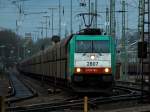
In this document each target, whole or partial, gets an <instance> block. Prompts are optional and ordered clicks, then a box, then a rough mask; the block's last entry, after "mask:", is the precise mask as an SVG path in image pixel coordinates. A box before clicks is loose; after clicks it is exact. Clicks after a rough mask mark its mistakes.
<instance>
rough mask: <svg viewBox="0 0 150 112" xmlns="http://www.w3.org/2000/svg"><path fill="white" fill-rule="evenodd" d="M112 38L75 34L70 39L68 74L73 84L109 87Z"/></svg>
mask: <svg viewBox="0 0 150 112" xmlns="http://www.w3.org/2000/svg"><path fill="white" fill-rule="evenodd" d="M113 51H114V50H113V44H112V38H111V37H109V36H101V35H75V36H74V38H73V39H72V40H71V41H70V74H71V75H70V76H71V81H72V84H73V85H74V86H78V87H84V89H85V88H91V87H92V89H95V88H109V87H111V86H112V82H113V71H114V70H113V67H112V66H113V61H114V60H112V58H113V55H114V53H113Z"/></svg>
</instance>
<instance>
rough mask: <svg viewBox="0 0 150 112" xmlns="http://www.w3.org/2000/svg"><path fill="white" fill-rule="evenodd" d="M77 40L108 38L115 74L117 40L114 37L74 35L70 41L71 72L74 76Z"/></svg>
mask: <svg viewBox="0 0 150 112" xmlns="http://www.w3.org/2000/svg"><path fill="white" fill-rule="evenodd" d="M77 40H108V41H109V49H110V53H111V58H112V59H111V65H112V73H113V75H114V74H115V63H116V61H115V59H116V58H115V42H114V38H112V37H111V36H107V35H73V37H72V39H71V40H70V42H69V46H68V47H69V49H68V50H69V51H68V52H69V73H70V75H71V76H73V73H74V53H75V48H76V44H75V42H76V41H77Z"/></svg>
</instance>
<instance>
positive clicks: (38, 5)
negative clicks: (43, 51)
mask: <svg viewBox="0 0 150 112" xmlns="http://www.w3.org/2000/svg"><path fill="white" fill-rule="evenodd" d="M13 1H17V0H0V27H2V28H7V29H11V30H13V31H16V20H18V24H19V25H20V27H19V34H20V35H23V36H24V35H25V33H26V32H28V33H29V32H31V33H32V34H34V35H38V33H37V32H36V31H38V32H39V36H40V34H41V29H38V27H41V26H42V24H41V21H43V22H44V21H46V19H45V18H44V17H43V16H45V15H48V16H50V26H51V11H50V10H49V9H48V8H51V7H56V8H58V1H59V0H26V1H24V2H20V3H19V4H21V6H22V11H23V12H24V13H25V14H28V15H23V14H22V15H21V16H19V13H18V12H19V9H18V7H17V6H18V5H16V3H15V2H13ZM18 1H19V0H18ZM72 1H73V31H74V32H76V31H78V29H79V24H81V18H79V17H77V14H78V13H79V12H81V11H84V12H85V11H87V8H81V7H80V6H79V3H80V1H85V2H86V1H88V0H72ZM91 1H95V0H91ZM109 1H110V0H98V12H101V11H106V7H107V6H109ZM120 1H121V0H116V10H121V2H120ZM126 1H127V3H128V4H129V6H128V7H129V10H128V27H129V28H132V29H136V28H137V21H138V12H137V11H138V9H137V5H138V2H137V0H126ZM61 6H62V7H64V14H63V10H61V18H62V24H61V28H62V33H61V34H62V36H64V34H65V31H66V32H70V0H61ZM62 9H63V8H62ZM45 11H47V12H48V13H47V14H29V13H32V12H45ZM105 15H106V14H102V13H101V14H100V17H98V24H99V25H98V27H102V28H105V22H106V21H105V20H106V18H105ZM19 20H20V21H19ZM116 22H117V23H116V26H117V28H116V29H117V32H121V30H120V27H121V13H116ZM50 29H51V28H50ZM50 29H49V30H48V35H50V36H51V30H50ZM54 29H55V31H54V34H58V9H56V10H54ZM118 34H119V33H118ZM44 35H45V32H44Z"/></svg>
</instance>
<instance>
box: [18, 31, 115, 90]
mask: <svg viewBox="0 0 150 112" xmlns="http://www.w3.org/2000/svg"><path fill="white" fill-rule="evenodd" d="M54 40H55V39H54ZM19 68H20V71H22V72H24V73H28V74H30V75H31V74H32V76H36V77H39V78H40V77H43V79H44V80H49V81H55V83H56V84H61V85H66V86H69V87H71V88H72V89H74V90H75V91H78V92H105V91H110V90H112V87H113V81H114V73H115V44H114V38H112V37H111V36H108V35H102V33H101V31H100V29H85V30H83V31H81V32H79V33H77V34H73V35H71V36H69V37H67V38H65V39H63V40H61V41H60V42H57V43H55V45H53V46H51V47H49V48H47V49H45V50H43V51H41V52H40V53H38V54H36V55H34V56H32V57H30V58H28V59H26V60H24V61H22V62H21V63H20V67H19Z"/></svg>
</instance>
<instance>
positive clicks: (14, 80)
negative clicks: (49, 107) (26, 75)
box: [6, 71, 35, 104]
mask: <svg viewBox="0 0 150 112" xmlns="http://www.w3.org/2000/svg"><path fill="white" fill-rule="evenodd" d="M9 77H10V80H11V87H12V89H13V95H12V96H11V97H8V98H7V100H6V102H7V103H9V104H11V103H14V102H17V101H21V100H25V99H29V98H32V97H34V95H35V92H34V91H33V90H32V88H30V87H29V86H28V85H26V84H25V83H24V82H23V80H20V79H19V78H18V77H17V73H16V72H14V71H12V72H10V74H9Z"/></svg>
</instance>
